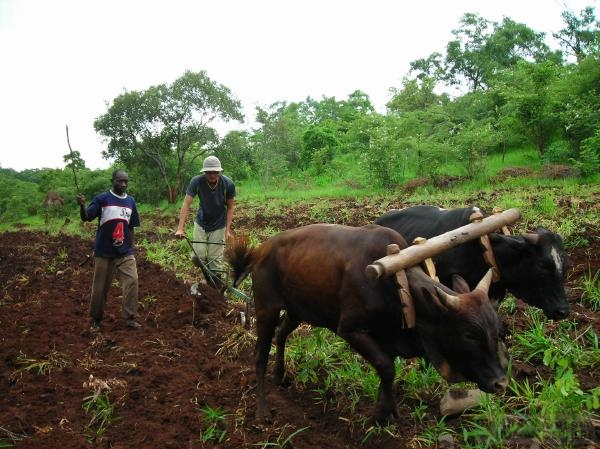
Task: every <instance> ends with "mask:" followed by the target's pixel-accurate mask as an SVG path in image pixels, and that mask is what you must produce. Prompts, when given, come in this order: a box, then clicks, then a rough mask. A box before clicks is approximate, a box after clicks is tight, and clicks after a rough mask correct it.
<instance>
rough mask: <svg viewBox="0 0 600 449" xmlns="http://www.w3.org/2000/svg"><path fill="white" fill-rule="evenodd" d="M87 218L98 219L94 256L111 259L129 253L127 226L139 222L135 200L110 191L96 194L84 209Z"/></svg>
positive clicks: (129, 242) (131, 246) (138, 223)
mask: <svg viewBox="0 0 600 449" xmlns="http://www.w3.org/2000/svg"><path fill="white" fill-rule="evenodd" d="M86 213H87V218H88V221H92V220H93V219H94V218H98V231H97V232H96V245H95V247H94V255H95V256H96V257H107V258H109V259H115V258H119V257H125V256H129V255H131V254H133V252H134V249H133V245H132V239H131V229H130V228H134V227H136V226H139V225H140V216H139V214H138V210H137V206H136V204H135V200H134V199H133V197H132V196H129V195H127V194H124V195H123V196H118V195H116V194H114V193H113V192H112V191H109V192H104V193H101V194H100V195H98V196H96V197H95V198H94V199H93V200H92V202H91V203H90V205H89V206H88V207H87V209H86Z"/></svg>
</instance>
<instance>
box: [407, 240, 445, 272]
mask: <svg viewBox="0 0 600 449" xmlns="http://www.w3.org/2000/svg"><path fill="white" fill-rule="evenodd" d="M426 242H427V239H426V238H424V237H417V238H416V239H414V240H413V243H414V244H415V245H423V244H424V243H426ZM421 266H422V267H423V270H424V271H425V273H427V275H428V276H429V277H430V278H431V279H433V280H434V281H437V282H439V281H440V280H439V279H438V277H437V274H436V272H435V264H434V263H433V260H432V259H431V257H428V258H427V259H425V260H424V261H423V262H422V263H421Z"/></svg>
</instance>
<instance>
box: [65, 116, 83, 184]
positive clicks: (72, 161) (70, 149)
mask: <svg viewBox="0 0 600 449" xmlns="http://www.w3.org/2000/svg"><path fill="white" fill-rule="evenodd" d="M65 128H66V129H67V144H68V145H69V152H70V153H71V170H73V179H75V187H76V188H77V193H78V194H79V193H81V190H80V189H79V182H78V181H77V172H76V171H75V155H74V154H73V148H71V141H70V140H69V125H65Z"/></svg>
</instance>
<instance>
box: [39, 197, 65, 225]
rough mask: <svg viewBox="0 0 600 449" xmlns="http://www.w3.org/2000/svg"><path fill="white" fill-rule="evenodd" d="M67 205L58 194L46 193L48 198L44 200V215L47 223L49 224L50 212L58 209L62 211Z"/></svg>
mask: <svg viewBox="0 0 600 449" xmlns="http://www.w3.org/2000/svg"><path fill="white" fill-rule="evenodd" d="M64 205H65V200H64V199H63V197H62V196H60V195H59V194H58V193H56V192H48V193H46V198H44V213H45V217H46V223H48V212H49V210H50V209H53V208H57V209H62V207H63V206H64Z"/></svg>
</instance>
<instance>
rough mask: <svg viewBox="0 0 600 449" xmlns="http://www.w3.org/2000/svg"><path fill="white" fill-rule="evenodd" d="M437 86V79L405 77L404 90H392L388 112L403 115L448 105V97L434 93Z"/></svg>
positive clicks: (403, 81)
mask: <svg viewBox="0 0 600 449" xmlns="http://www.w3.org/2000/svg"><path fill="white" fill-rule="evenodd" d="M435 84H436V83H435V79H434V78H432V77H429V76H423V77H421V78H417V79H409V78H407V77H405V78H404V79H403V80H402V89H396V88H392V89H390V92H391V93H392V99H391V100H390V101H389V102H388V103H387V105H386V106H387V108H388V111H391V112H395V113H398V114H402V113H405V112H412V111H419V110H425V109H427V108H428V107H430V106H433V105H439V104H443V103H447V102H448V95H446V94H441V95H438V94H436V93H435V92H434V89H435Z"/></svg>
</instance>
